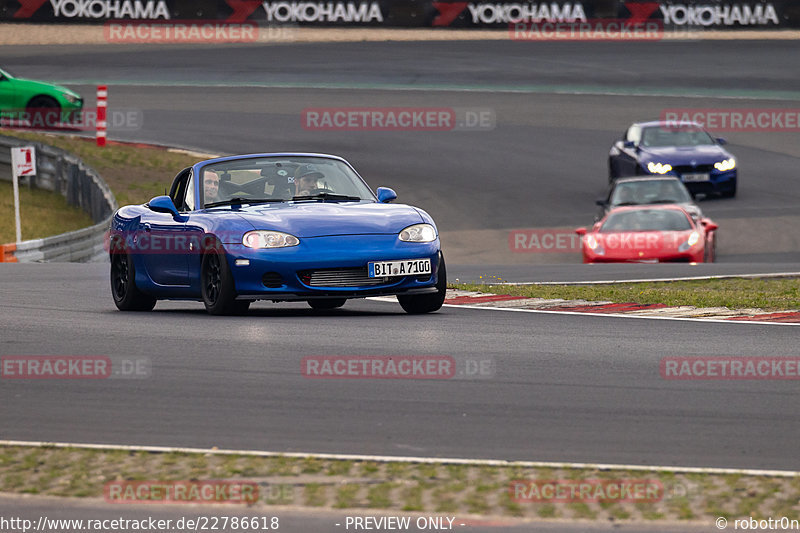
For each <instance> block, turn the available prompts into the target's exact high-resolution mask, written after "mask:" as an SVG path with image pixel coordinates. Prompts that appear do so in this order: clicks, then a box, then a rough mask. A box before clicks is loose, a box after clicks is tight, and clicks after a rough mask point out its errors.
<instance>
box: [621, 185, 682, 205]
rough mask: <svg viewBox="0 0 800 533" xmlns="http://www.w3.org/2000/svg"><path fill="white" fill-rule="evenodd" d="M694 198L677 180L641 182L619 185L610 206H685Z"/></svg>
mask: <svg viewBox="0 0 800 533" xmlns="http://www.w3.org/2000/svg"><path fill="white" fill-rule="evenodd" d="M691 202H692V196H691V195H690V194H689V192H688V191H687V190H686V187H685V186H684V185H683V184H682V183H681V182H680V181H678V180H676V179H664V180H640V181H629V182H624V183H618V184H617V186H616V187H615V188H614V192H613V193H612V194H611V201H610V202H609V203H610V205H612V206H614V205H641V204H685V203H691Z"/></svg>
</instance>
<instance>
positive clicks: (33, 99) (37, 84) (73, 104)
mask: <svg viewBox="0 0 800 533" xmlns="http://www.w3.org/2000/svg"><path fill="white" fill-rule="evenodd" d="M82 108H83V98H81V96H80V95H79V94H78V93H76V92H75V91H71V90H69V89H67V88H66V87H62V86H60V85H55V84H52V83H46V82H43V81H35V80H26V79H23V78H15V77H14V76H12V75H11V74H9V73H8V72H7V71H5V70H3V69H0V116H4V117H15V116H16V117H19V116H20V114H21V113H23V112H25V113H28V116H29V117H32V116H36V115H41V114H44V113H47V114H48V115H50V114H53V113H56V114H57V115H56V116H60V121H68V120H70V119H71V118H73V117H77V116H78V114H79V112H80V111H81V109H82Z"/></svg>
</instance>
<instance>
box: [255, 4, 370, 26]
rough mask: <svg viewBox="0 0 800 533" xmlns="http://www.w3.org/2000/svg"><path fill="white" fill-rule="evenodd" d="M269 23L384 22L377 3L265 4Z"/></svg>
mask: <svg viewBox="0 0 800 533" xmlns="http://www.w3.org/2000/svg"><path fill="white" fill-rule="evenodd" d="M263 5H264V11H266V13H267V21H268V22H373V21H375V22H383V14H382V13H381V9H380V7H379V6H378V3H377V2H370V3H367V2H264V4H263Z"/></svg>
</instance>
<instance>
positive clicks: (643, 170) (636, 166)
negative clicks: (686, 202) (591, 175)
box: [608, 121, 736, 196]
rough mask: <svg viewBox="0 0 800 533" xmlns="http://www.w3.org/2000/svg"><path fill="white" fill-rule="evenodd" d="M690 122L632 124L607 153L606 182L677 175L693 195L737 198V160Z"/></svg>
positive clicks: (697, 125) (721, 141)
mask: <svg viewBox="0 0 800 533" xmlns="http://www.w3.org/2000/svg"><path fill="white" fill-rule="evenodd" d="M724 144H725V140H724V139H715V138H714V137H712V136H711V135H709V134H708V132H706V131H705V130H704V129H703V128H702V126H700V125H699V124H695V123H693V122H664V121H654V122H641V123H636V124H632V125H631V126H630V127H629V128H628V130H627V131H626V132H625V135H624V136H623V138H622V139H620V140H619V141H617V142H616V143H614V146H612V147H611V151H610V153H609V154H608V181H609V183H610V182H613V181H614V180H615V179H617V178H620V177H627V176H676V177H678V178H679V179H680V180H681V181H682V182H683V184H684V185H686V188H687V189H689V192H691V193H692V194H693V195H696V194H698V193H703V194H710V193H718V194H721V195H722V196H736V158H735V157H734V156H733V154H731V153H730V152H728V151H727V150H726V149H725V148H723V145H724Z"/></svg>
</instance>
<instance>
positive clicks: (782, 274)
mask: <svg viewBox="0 0 800 533" xmlns="http://www.w3.org/2000/svg"><path fill="white" fill-rule="evenodd" d="M794 277H800V272H770V273H765V274H720V275H716V276H691V277H685V278H651V279H611V280H605V281H520V282H511V281H504V282H502V283H490V284H489V285H603V284H613V283H654V282H658V281H663V282H668V281H694V280H705V279H730V278H794Z"/></svg>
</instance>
